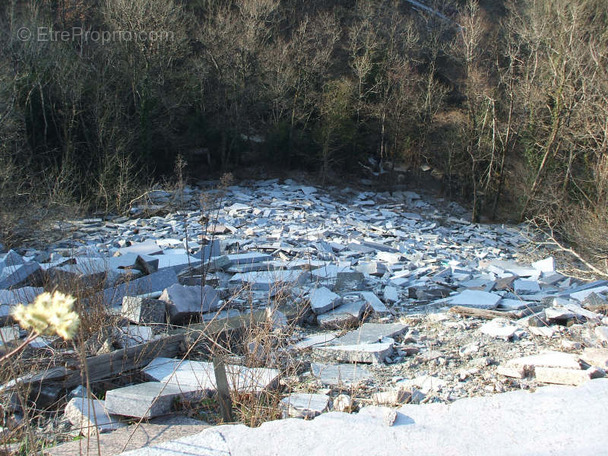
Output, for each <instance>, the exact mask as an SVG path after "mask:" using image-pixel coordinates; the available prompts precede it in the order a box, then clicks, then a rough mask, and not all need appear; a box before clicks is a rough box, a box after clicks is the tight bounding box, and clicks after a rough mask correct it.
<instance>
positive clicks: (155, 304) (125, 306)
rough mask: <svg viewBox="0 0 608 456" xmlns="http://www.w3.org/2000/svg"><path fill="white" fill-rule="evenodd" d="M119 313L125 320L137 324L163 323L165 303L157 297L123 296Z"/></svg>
mask: <svg viewBox="0 0 608 456" xmlns="http://www.w3.org/2000/svg"><path fill="white" fill-rule="evenodd" d="M120 313H121V315H122V316H123V317H124V318H126V319H127V320H129V321H132V322H133V323H137V324H147V323H165V321H166V318H167V303H166V302H165V301H160V300H158V299H150V298H141V297H134V296H125V297H124V298H123V300H122V309H121V312H120Z"/></svg>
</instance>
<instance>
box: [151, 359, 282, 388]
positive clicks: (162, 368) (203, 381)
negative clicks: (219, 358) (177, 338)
mask: <svg viewBox="0 0 608 456" xmlns="http://www.w3.org/2000/svg"><path fill="white" fill-rule="evenodd" d="M143 373H144V374H145V375H146V376H147V377H148V378H150V379H152V380H155V381H158V382H164V383H167V384H170V385H174V386H177V387H180V388H182V387H183V388H185V390H186V391H192V390H193V389H195V390H198V391H215V390H216V383H215V373H214V370H213V363H208V362H202V361H189V360H185V361H182V360H179V359H172V358H156V359H154V360H153V361H152V362H151V363H150V364H148V366H146V368H144V369H143ZM226 374H227V377H228V383H229V384H230V387H231V388H232V389H234V390H236V391H240V392H262V391H264V390H265V389H267V388H268V387H270V386H271V385H272V384H273V383H274V382H275V381H276V380H277V378H278V376H279V371H278V370H276V369H266V368H248V367H244V366H235V365H230V364H229V365H226Z"/></svg>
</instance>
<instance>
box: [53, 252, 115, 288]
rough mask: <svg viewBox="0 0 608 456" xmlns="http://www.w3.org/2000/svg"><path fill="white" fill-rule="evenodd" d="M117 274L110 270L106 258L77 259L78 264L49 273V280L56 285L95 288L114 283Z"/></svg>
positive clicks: (56, 268) (55, 269)
mask: <svg viewBox="0 0 608 456" xmlns="http://www.w3.org/2000/svg"><path fill="white" fill-rule="evenodd" d="M117 274H118V273H117V272H115V271H114V270H113V269H110V268H108V264H107V262H106V260H105V259H104V258H88V257H85V258H77V259H76V263H73V264H66V265H64V266H59V267H55V268H52V269H50V270H49V271H47V276H48V279H49V280H50V281H51V283H54V284H63V285H64V286H65V284H71V286H76V284H80V285H81V286H89V287H95V286H99V285H100V284H103V283H104V281H106V280H108V283H113V281H114V279H115V278H116V277H117Z"/></svg>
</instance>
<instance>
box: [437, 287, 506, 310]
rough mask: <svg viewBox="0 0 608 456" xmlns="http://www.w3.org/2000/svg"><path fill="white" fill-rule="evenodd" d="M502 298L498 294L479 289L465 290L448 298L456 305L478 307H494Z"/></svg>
mask: <svg viewBox="0 0 608 456" xmlns="http://www.w3.org/2000/svg"><path fill="white" fill-rule="evenodd" d="M500 300H501V297H500V296H499V295H497V294H493V293H488V292H486V291H479V290H464V291H463V292H462V293H459V294H457V295H456V296H453V297H451V298H449V299H448V301H449V303H450V304H451V305H454V306H464V307H476V308H478V309H493V308H495V307H496V305H497V304H498V303H499V301H500Z"/></svg>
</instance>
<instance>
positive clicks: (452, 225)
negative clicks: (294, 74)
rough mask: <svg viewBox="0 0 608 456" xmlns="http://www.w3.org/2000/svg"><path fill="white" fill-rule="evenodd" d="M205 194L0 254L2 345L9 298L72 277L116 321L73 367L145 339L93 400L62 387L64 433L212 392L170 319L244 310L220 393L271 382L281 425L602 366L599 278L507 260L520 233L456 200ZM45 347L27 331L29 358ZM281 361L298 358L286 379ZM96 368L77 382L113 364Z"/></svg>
mask: <svg viewBox="0 0 608 456" xmlns="http://www.w3.org/2000/svg"><path fill="white" fill-rule="evenodd" d="M206 194H207V196H208V198H210V200H211V201H212V204H211V206H209V207H207V208H205V210H204V211H202V210H201V209H198V210H197V209H194V207H193V206H194V205H195V204H196V201H197V200H198V197H199V194H198V192H197V191H195V190H192V189H188V191H187V192H186V196H187V197H188V198H187V204H189V205H190V209H189V210H187V211H177V212H173V213H170V214H168V215H166V216H164V217H160V216H155V217H150V218H134V219H128V218H120V217H117V218H113V219H110V220H101V219H86V220H81V221H74V222H71V224H70V227H69V231H70V232H71V235H70V236H69V237H66V239H65V240H64V241H62V242H61V243H59V244H57V245H54V246H51V247H49V249H47V250H45V251H38V250H24V251H21V252H20V253H17V252H15V251H9V252H8V253H5V254H0V319H1V321H2V323H3V324H4V325H5V326H4V327H3V328H2V329H1V333H2V341H3V343H4V344H7V345H10V344H13V343H15V342H14V341H18V340H20V339H22V338H23V337H25V334H23V331H20V330H19V328H18V327H17V326H15V325H14V324H12V322H11V319H10V311H11V308H12V307H13V306H14V305H16V304H17V303H19V302H31V301H32V300H33V299H34V298H35V296H36V295H37V294H39V293H41V292H42V291H43V290H44V289H53V288H54V287H56V286H58V285H60V284H66V283H77V284H79V286H81V287H84V288H88V289H90V290H91V292H90V293H89V295H88V297H87V300H88V301H87V302H90V303H94V302H102V303H103V304H104V305H105V306H107V308H108V310H109V312H110V313H111V314H114V315H115V316H116V318H117V319H118V321H119V322H121V324H119V325H118V327H115V328H111V329H109V330H107V331H101V333H100V334H101V335H100V337H98V338H97V341H96V342H95V343H93V342H90V343H88V344H87V350H88V353H87V354H88V355H89V356H90V357H91V359H93V358H95V357H97V358H98V357H100V356H114V358H111V359H112V360H113V361H114V362H116V361H117V359H118V358H116V357H117V356H118V355H117V354H116V353H117V350H122V351H121V352H120V356H125V357H129V356H131V355H132V353H134V350H140V348H139V347H144V346H145V347H152V348H151V349H150V350H149V353H150V355H149V357H148V358H145V357H144V358H143V361H142V360H141V359H140V360H139V361H138V362H135V361H133V359H131V358H129V360H130V363H131V364H128V368H129V369H131V370H137V371H139V372H141V378H142V380H145V381H144V382H140V383H136V384H131V385H127V386H123V387H119V388H115V389H112V390H109V391H107V392H106V394H105V400H104V401H101V400H99V401H98V400H96V401H93V402H91V401H87V400H85V399H84V397H86V391H84V390H83V389H82V388H81V389H80V390H79V391H77V392H72V396H73V398H72V399H71V400H70V402H69V403H68V405H67V407H66V409H65V416H66V418H67V419H69V420H70V422H71V423H72V424H73V425H74V426H75V429H76V430H77V431H80V429H81V428H82V429H87V428H88V429H90V428H91V427H94V428H96V429H99V430H100V431H101V432H104V431H109V430H112V429H116V428H118V427H120V426H122V425H124V424H123V422H124V421H128V420H129V419H133V418H136V419H149V418H152V417H155V416H158V415H166V414H168V413H170V412H171V410H172V408H173V407H174V406H175V404H176V400H177V399H179V400H195V399H196V398H200V397H204V396H205V395H208V394H209V393H211V392H214V391H216V390H217V389H218V383H217V377H216V370H215V369H214V365H213V363H211V359H207V360H201V359H185V360H184V359H182V356H181V355H182V353H181V352H180V348H179V347H182V346H183V343H184V341H185V340H186V336H185V335H184V334H181V333H180V334H181V335H180V334H177V333H175V328H178V327H182V328H184V327H194V326H196V327H200V328H201V331H202V332H204V331H206V330H207V329H205V328H206V325H211V324H212V323H217V322H222V321H224V322H228V321H230V322H233V321H235V319H236V320H237V321H240V322H243V321H247V320H251V319H252V318H253V316H254V315H255V318H260V321H263V322H265V324H268V325H269V329H268V331H269V332H268V333H267V334H266V335H267V337H262V338H258V339H257V340H255V341H250V343H249V344H248V345H247V347H244V350H245V352H247V355H248V356H247V357H245V358H247V359H254V360H255V362H256V363H257V365H256V366H253V365H251V364H247V363H243V362H242V361H243V359H245V358H243V357H241V358H240V361H241V362H240V363H239V362H237V361H239V359H237V360H236V361H234V360H232V361H231V360H230V359H228V360H226V362H227V366H226V374H227V380H228V385H229V389H230V390H231V391H233V392H235V391H241V392H253V393H257V392H260V391H266V390H269V389H275V390H277V388H279V391H280V392H281V393H282V400H281V405H280V406H281V408H282V410H283V415H284V416H285V417H287V416H295V417H304V418H312V417H314V416H316V415H318V414H321V413H323V412H326V411H329V410H338V411H355V410H360V409H364V408H365V407H366V406H370V405H378V404H380V405H397V404H403V403H414V404H415V403H426V402H445V403H449V402H452V401H454V400H455V399H458V398H462V397H469V396H479V395H488V394H492V393H497V392H504V391H509V390H519V389H533V388H535V387H537V386H539V385H541V384H547V383H554V384H565V385H579V384H581V383H583V382H586V381H588V380H590V379H594V378H599V377H603V376H604V375H605V369H606V368H608V349H606V345H607V343H608V318H607V317H606V313H607V311H608V301H607V300H606V296H607V294H608V281H597V282H592V283H582V282H580V281H577V280H574V279H572V278H570V277H566V276H564V275H562V274H560V273H559V272H557V271H556V269H555V264H554V261H553V258H551V257H549V258H546V259H543V260H541V261H537V262H533V263H532V264H525V263H524V262H522V261H518V249H519V248H520V247H521V246H522V245H523V244H524V242H525V240H524V238H523V237H522V236H521V234H520V232H519V229H521V227H509V226H504V225H476V224H471V223H469V222H468V221H466V216H467V214H466V211H465V210H464V209H462V208H461V207H459V206H458V205H456V204H454V203H450V204H446V203H445V202H441V201H436V200H435V201H432V200H430V199H425V200H423V199H422V198H421V197H420V196H419V195H417V194H416V193H413V192H398V193H395V194H394V195H392V196H389V195H388V194H374V193H371V192H358V191H354V190H351V189H335V188H333V189H331V190H330V191H329V192H326V191H323V190H321V189H317V188H315V187H310V186H302V185H299V184H297V183H295V182H293V181H285V182H282V183H281V182H279V181H278V180H272V181H263V182H256V183H253V184H251V185H250V186H234V187H229V188H227V189H222V190H208V191H207V192H206ZM157 196H158V197H159V198H161V200H162V199H163V198H165V199H166V198H168V194H159V195H157ZM161 202H162V201H161ZM64 228H68V226H64ZM260 315H261V317H260ZM197 325H198V326H197ZM168 328H174V331H173V332H172V333H171V332H170V331H168ZM279 335H280V336H279ZM180 337H181V338H180ZM277 339H280V340H281V341H282V342H281V343H280V344H277V343H276V340H277ZM163 341H165V342H166V344H165V345H159V344H160V342H163ZM54 343H55V341H53V340H48V339H42V338H40V339H38V340H36V341H35V344H34V346H33V347H32V350H35V349H40V348H43V347H46V346H53V344H54ZM180 344H182V345H180ZM159 347H161V348H160V349H159ZM167 347H173V348H172V349H168V348H167ZM129 350H130V351H129ZM141 350H143V349H141ZM138 353H140V354H141V352H138ZM103 359H104V360H106V362H107V359H110V358H103ZM286 359H289V360H291V361H292V362H293V361H294V360H297V363H298V368H297V369H295V370H293V371H290V375H289V376H287V375H285V372H286V369H285V360H286ZM123 368H124V369H125V370H126V369H127V367H125V364H124V363H123ZM112 369H114V368H112ZM112 369H109V371H108V372H105V374H103V375H102V374H99V375H98V377H96V378H94V379H93V380H96V379H97V380H99V379H106V378H108V377H107V375H108V374H109V375H115V376H116V375H119V374H120V373H121V372H120V371H118V370H112ZM89 370H91V369H89ZM104 375H105V376H104ZM73 378H74V375H73V372H70V369H69V368H66V369H63V370H62V371H60V372H58V373H56V375H55V376H54V377H53V380H54V381H55V382H56V384H57V385H60V387H57V389H56V392H57V393H58V394H59V393H60V392H62V391H63V390H62V389H61V388H66V387H67V386H73V384H75V383H74V382H72V383H70V381H71V380H70V381H66V380H65V379H72V380H73ZM21 380H23V379H21ZM16 381H17V380H14V381H13V382H12V383H11V382H9V384H6V385H4V386H2V391H3V392H7V391H10V390H11V387H12V386H13V385H14V384H15V382H16ZM62 382H63V383H62ZM54 399H56V397H55V398H54ZM91 406H94V407H91ZM92 409H94V412H93V410H92ZM94 414H96V418H95V420H93V418H92V417H93V415H94ZM123 417H126V418H123Z"/></svg>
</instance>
